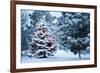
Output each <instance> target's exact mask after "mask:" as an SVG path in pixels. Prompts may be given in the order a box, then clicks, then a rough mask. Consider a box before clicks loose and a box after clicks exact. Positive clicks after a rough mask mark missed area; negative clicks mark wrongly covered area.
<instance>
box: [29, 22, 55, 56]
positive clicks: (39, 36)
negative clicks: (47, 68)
mask: <svg viewBox="0 0 100 73" xmlns="http://www.w3.org/2000/svg"><path fill="white" fill-rule="evenodd" d="M30 45H31V47H32V48H31V53H32V54H34V56H35V57H37V58H46V57H48V56H53V53H54V52H55V51H56V47H55V45H54V38H53V37H52V35H51V33H50V32H49V31H48V28H47V27H46V26H45V25H44V24H40V25H38V26H37V30H36V32H35V37H34V38H33V40H32V42H31V43H30Z"/></svg>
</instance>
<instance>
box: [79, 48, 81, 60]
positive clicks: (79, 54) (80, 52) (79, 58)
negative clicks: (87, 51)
mask: <svg viewBox="0 0 100 73" xmlns="http://www.w3.org/2000/svg"><path fill="white" fill-rule="evenodd" d="M79 59H81V51H80V50H79Z"/></svg>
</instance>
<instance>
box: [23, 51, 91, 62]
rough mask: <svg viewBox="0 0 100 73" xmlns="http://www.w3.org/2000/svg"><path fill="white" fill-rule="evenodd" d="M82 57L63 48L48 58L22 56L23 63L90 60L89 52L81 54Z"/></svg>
mask: <svg viewBox="0 0 100 73" xmlns="http://www.w3.org/2000/svg"><path fill="white" fill-rule="evenodd" d="M81 56H82V59H79V56H78V55H74V54H73V53H71V52H70V51H67V52H65V51H63V50H57V52H56V53H55V54H54V56H49V57H48V58H35V57H32V58H30V57H28V56H23V57H22V63H32V62H33V63H36V62H37V63H38V62H52V61H69V60H70V61H75V60H88V59H89V54H86V55H81Z"/></svg>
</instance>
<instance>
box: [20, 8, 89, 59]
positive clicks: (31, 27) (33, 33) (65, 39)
mask: <svg viewBox="0 0 100 73" xmlns="http://www.w3.org/2000/svg"><path fill="white" fill-rule="evenodd" d="M43 31H46V32H47V34H45V33H44V32H43ZM38 32H39V33H38ZM40 33H41V35H39V34H40ZM48 39H49V42H50V41H51V44H52V46H50V47H52V50H49V49H51V48H50V47H48V43H49V42H48ZM50 39H52V40H50ZM41 41H42V42H41ZM52 41H53V42H52ZM39 46H40V47H39ZM41 47H42V48H41ZM21 50H22V51H25V50H28V51H30V52H31V54H35V55H36V57H43V58H45V57H48V56H49V55H52V56H53V55H54V52H56V50H64V51H66V52H67V51H68V50H70V51H71V52H72V53H73V54H75V55H76V54H78V55H79V58H80V59H81V58H82V57H81V54H89V53H90V14H89V13H83V12H82V13H81V12H63V11H58V12H57V11H42V10H21ZM51 51H52V52H51ZM38 55H40V56H38ZM41 55H42V56H41Z"/></svg>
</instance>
